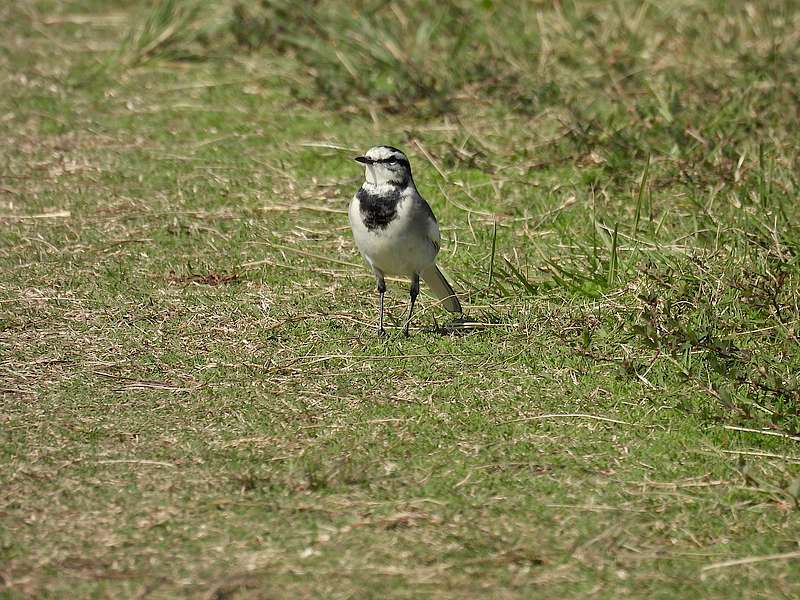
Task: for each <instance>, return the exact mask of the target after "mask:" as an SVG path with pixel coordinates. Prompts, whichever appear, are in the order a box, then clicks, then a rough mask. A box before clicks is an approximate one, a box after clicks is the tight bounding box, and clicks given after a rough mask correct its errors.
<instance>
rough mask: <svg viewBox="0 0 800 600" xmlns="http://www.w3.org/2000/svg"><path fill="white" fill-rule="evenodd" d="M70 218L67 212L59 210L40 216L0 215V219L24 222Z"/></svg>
mask: <svg viewBox="0 0 800 600" xmlns="http://www.w3.org/2000/svg"><path fill="white" fill-rule="evenodd" d="M70 216H72V214H71V213H70V212H69V211H68V210H59V211H56V212H51V213H43V214H41V215H0V219H2V220H6V219H13V220H17V221H24V220H25V219H68V218H69V217H70Z"/></svg>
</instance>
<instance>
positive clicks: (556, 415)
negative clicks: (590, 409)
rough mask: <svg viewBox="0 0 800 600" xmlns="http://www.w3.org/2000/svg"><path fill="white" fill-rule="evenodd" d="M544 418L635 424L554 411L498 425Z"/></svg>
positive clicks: (584, 414) (502, 423)
mask: <svg viewBox="0 0 800 600" xmlns="http://www.w3.org/2000/svg"><path fill="white" fill-rule="evenodd" d="M543 419H592V420H594V421H603V422H604V423H616V424H617V425H635V423H629V422H628V421H619V420H617V419H609V418H608V417H599V416H597V415H589V414H586V413H552V414H546V415H533V416H531V417H521V418H519V419H511V420H510V421H500V422H499V423H498V425H505V424H507V423H521V422H523V421H540V420H543Z"/></svg>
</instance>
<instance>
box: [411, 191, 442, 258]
mask: <svg viewBox="0 0 800 600" xmlns="http://www.w3.org/2000/svg"><path fill="white" fill-rule="evenodd" d="M414 192H415V193H414V196H415V197H414V203H415V204H416V206H417V207H418V210H417V211H416V213H415V214H416V215H417V217H416V218H417V219H418V220H419V221H420V225H421V227H420V229H422V230H423V231H424V232H425V233H426V236H427V238H428V240H429V241H430V242H431V243H432V244H433V247H434V248H436V252H437V253H438V252H439V243H440V242H441V239H442V236H441V234H440V233H439V223H438V222H437V221H436V215H434V214H433V211H432V210H431V207H430V205H429V204H428V203H427V202H426V201H425V198H423V197H422V196H420V194H419V192H417V191H416V190H414Z"/></svg>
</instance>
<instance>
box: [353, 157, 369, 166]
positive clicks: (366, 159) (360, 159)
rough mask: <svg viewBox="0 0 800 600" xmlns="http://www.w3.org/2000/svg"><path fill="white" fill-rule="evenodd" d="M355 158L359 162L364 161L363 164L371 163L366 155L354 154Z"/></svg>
mask: <svg viewBox="0 0 800 600" xmlns="http://www.w3.org/2000/svg"><path fill="white" fill-rule="evenodd" d="M355 160H357V161H358V162H360V163H364V164H365V165H371V164H372V160H371V159H369V158H367V157H366V156H356V158H355Z"/></svg>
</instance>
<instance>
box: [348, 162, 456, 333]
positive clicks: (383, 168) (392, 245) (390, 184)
mask: <svg viewBox="0 0 800 600" xmlns="http://www.w3.org/2000/svg"><path fill="white" fill-rule="evenodd" d="M356 160H357V161H358V162H360V163H363V164H364V165H366V181H365V182H364V183H363V184H362V185H361V188H360V189H359V190H358V192H357V193H356V195H355V196H354V197H353V200H352V202H351V203H350V211H349V215H350V226H351V227H352V228H353V237H354V238H355V240H356V246H358V249H359V250H360V251H361V254H363V255H364V258H365V259H366V260H367V263H369V266H370V267H372V270H373V272H374V273H375V280H376V282H377V284H378V293H379V294H380V297H381V309H380V320H379V329H378V333H379V334H380V335H385V333H386V331H385V330H384V328H383V295H384V293H386V283H385V282H384V279H383V278H384V276H385V275H389V276H392V275H394V276H400V277H408V278H409V279H410V280H411V305H410V306H409V308H408V317H407V318H406V323H405V328H404V329H403V331H404V333H405V334H406V335H408V326H409V324H410V323H411V315H412V314H413V312H414V302H415V301H416V299H417V295H418V294H419V278H420V277H422V278H423V279H424V280H425V283H427V284H428V286H430V288H431V291H432V292H433V293H434V295H435V296H436V297H437V298H438V299H439V300H441V301H442V306H444V307H445V308H446V309H447V310H449V311H450V312H452V313H460V312H461V303H460V302H459V301H458V296H456V293H455V292H454V291H453V287H452V286H451V285H450V284H449V283H448V282H447V279H445V277H444V275H442V272H441V271H440V270H439V268H438V267H437V266H436V255H437V254H438V253H439V240H440V236H439V224H438V223H437V222H436V217H435V216H434V215H433V211H432V210H431V207H430V206H428V203H427V202H425V199H424V198H423V197H422V196H420V194H419V192H418V191H417V188H416V186H415V185H414V180H413V179H412V178H411V166H410V165H409V164H408V158H406V155H405V154H403V153H402V152H400V150H398V149H397V148H393V147H392V146H375V147H374V148H370V149H369V150H368V151H367V153H366V154H365V155H364V156H359V157H358V158H356Z"/></svg>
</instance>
